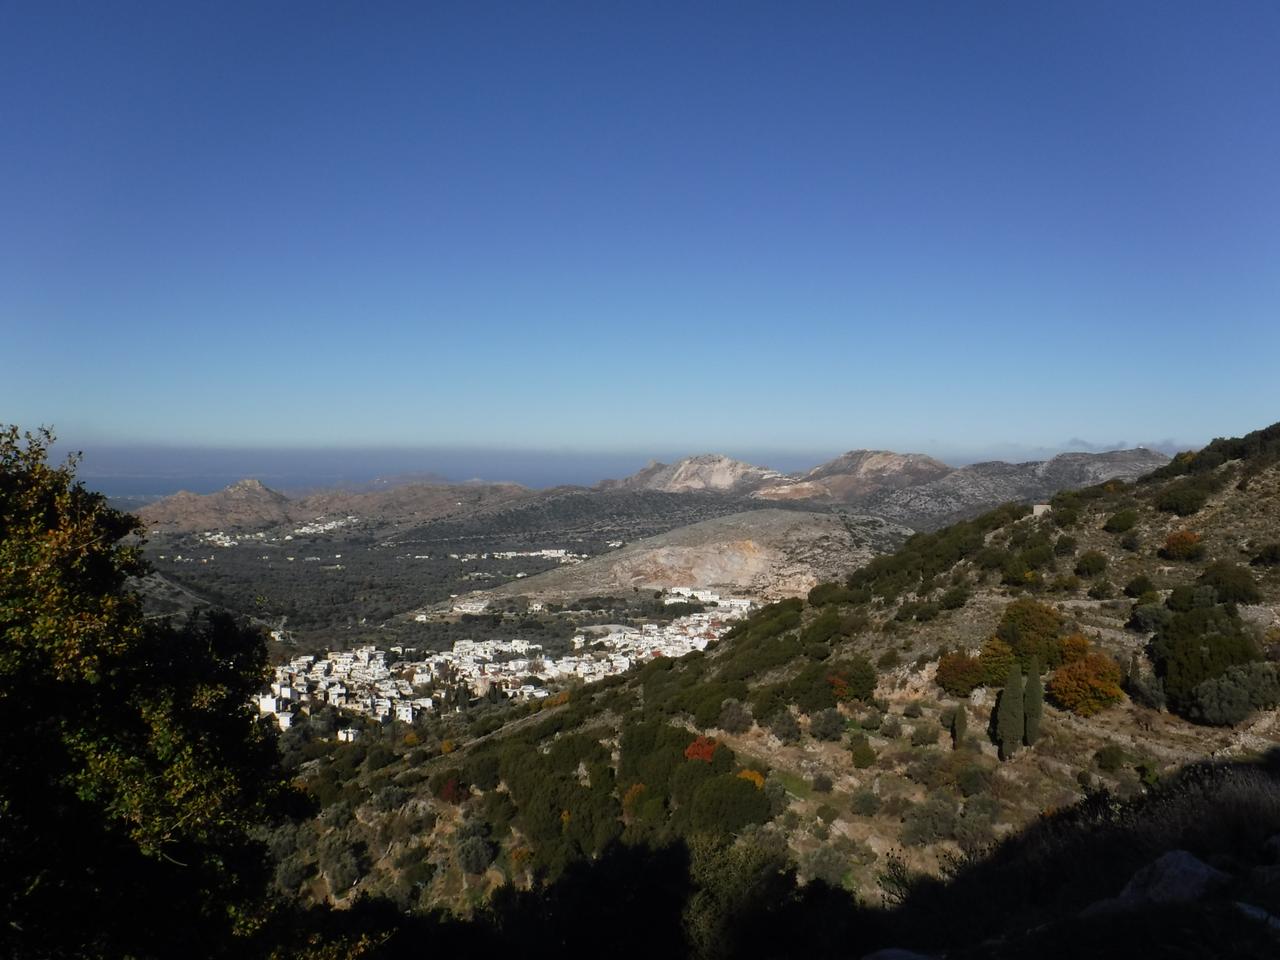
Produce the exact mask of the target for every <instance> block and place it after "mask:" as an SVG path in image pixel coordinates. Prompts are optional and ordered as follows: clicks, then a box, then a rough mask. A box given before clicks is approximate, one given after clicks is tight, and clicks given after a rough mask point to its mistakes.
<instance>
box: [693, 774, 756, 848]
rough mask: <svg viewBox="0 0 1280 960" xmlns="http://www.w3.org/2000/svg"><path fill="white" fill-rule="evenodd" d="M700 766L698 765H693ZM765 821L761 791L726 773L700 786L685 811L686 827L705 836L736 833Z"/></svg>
mask: <svg viewBox="0 0 1280 960" xmlns="http://www.w3.org/2000/svg"><path fill="white" fill-rule="evenodd" d="M697 766H702V764H697ZM768 818H769V801H768V800H767V799H765V795H764V791H763V790H759V789H757V788H756V785H755V784H754V783H752V782H751V781H750V780H747V779H744V778H743V777H738V776H734V775H733V774H730V773H726V774H721V775H720V776H716V777H712V778H711V779H709V780H707V781H705V782H704V783H702V784H700V785H699V786H698V788H697V790H696V791H695V792H694V795H693V801H692V802H691V804H690V808H689V823H690V826H691V827H692V828H693V829H694V830H697V831H701V832H706V833H729V834H734V833H737V832H739V831H740V830H741V829H742V828H743V827H745V826H746V825H747V824H749V823H762V822H764V821H765V820H767V819H768Z"/></svg>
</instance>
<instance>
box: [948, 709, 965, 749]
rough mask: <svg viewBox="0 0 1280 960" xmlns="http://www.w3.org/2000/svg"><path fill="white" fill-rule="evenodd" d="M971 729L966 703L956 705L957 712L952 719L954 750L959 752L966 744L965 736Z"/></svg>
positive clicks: (952, 743) (952, 744)
mask: <svg viewBox="0 0 1280 960" xmlns="http://www.w3.org/2000/svg"><path fill="white" fill-rule="evenodd" d="M968 727H969V719H968V717H967V716H966V712H965V709H964V703H963V702H961V703H958V704H956V712H955V714H954V716H952V718H951V746H952V749H954V750H959V749H960V745H961V744H962V743H964V735H965V733H966V731H967V730H968Z"/></svg>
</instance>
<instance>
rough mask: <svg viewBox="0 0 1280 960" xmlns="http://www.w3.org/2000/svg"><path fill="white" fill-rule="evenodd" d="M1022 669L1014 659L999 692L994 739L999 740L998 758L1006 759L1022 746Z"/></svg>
mask: <svg viewBox="0 0 1280 960" xmlns="http://www.w3.org/2000/svg"><path fill="white" fill-rule="evenodd" d="M1022 693H1023V691H1022V669H1021V668H1020V667H1019V666H1018V663H1017V661H1016V660H1015V661H1014V663H1013V665H1012V666H1010V667H1009V678H1008V679H1007V680H1006V681H1005V683H1004V690H1003V691H1002V692H1001V694H1000V705H999V707H998V708H997V710H998V711H999V712H998V713H997V714H996V739H997V740H998V741H999V742H1000V759H1001V760H1008V759H1010V758H1011V757H1012V756H1013V755H1014V754H1015V753H1017V752H1018V747H1020V746H1022V735H1023V733H1024V732H1025V726H1026V724H1025V722H1024V720H1023V712H1022Z"/></svg>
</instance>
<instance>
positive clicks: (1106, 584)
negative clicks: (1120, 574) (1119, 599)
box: [1089, 580, 1116, 600]
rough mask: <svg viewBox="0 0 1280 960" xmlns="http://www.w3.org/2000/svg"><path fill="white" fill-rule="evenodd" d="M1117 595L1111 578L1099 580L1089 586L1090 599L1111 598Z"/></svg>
mask: <svg viewBox="0 0 1280 960" xmlns="http://www.w3.org/2000/svg"><path fill="white" fill-rule="evenodd" d="M1115 595H1116V588H1115V587H1113V586H1112V585H1111V581H1110V580H1099V581H1098V582H1097V583H1095V584H1094V585H1093V586H1091V587H1090V588H1089V599H1090V600H1110V599H1111V598H1112V597H1114V596H1115Z"/></svg>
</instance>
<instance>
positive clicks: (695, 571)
mask: <svg viewBox="0 0 1280 960" xmlns="http://www.w3.org/2000/svg"><path fill="white" fill-rule="evenodd" d="M910 533H911V531H910V530H908V529H907V528H905V527H902V526H900V525H897V524H892V523H889V522H887V521H884V520H881V519H879V518H877V517H855V516H843V515H836V514H830V513H812V512H805V511H800V510H771V509H762V510H752V511H749V512H746V513H736V514H732V515H730V516H726V517H718V518H715V519H711V520H705V521H702V522H700V523H694V524H691V525H689V526H684V527H680V528H678V529H676V530H673V531H671V532H669V533H665V534H660V535H658V536H655V537H648V538H646V539H644V540H639V541H637V542H635V543H631V544H628V545H627V546H625V547H623V548H622V549H620V550H616V551H613V552H611V553H607V554H604V555H602V556H599V557H593V558H592V559H590V560H587V561H586V562H584V563H581V564H578V565H577V566H573V567H566V568H562V569H559V570H553V571H550V572H548V573H543V574H539V575H537V576H535V577H530V578H528V579H525V580H521V581H519V582H517V583H513V584H508V585H507V586H505V587H501V588H499V589H498V590H496V591H493V593H494V595H496V596H511V595H516V594H520V595H526V596H532V597H539V598H555V599H559V598H575V597H583V596H591V595H599V594H608V593H611V592H614V591H619V590H622V591H630V590H632V589H634V588H638V589H641V590H657V589H667V588H669V587H676V586H691V587H699V588H703V587H711V588H719V589H722V590H726V591H747V592H749V593H751V594H752V595H755V596H770V597H784V596H796V595H799V594H804V593H807V592H808V591H809V589H810V588H811V587H813V586H814V584H816V583H818V582H819V581H821V580H823V579H827V578H830V577H832V576H835V575H837V574H838V573H839V572H840V571H842V570H846V569H848V568H849V567H851V566H856V565H858V564H860V563H863V562H865V561H866V560H869V559H870V558H871V557H873V556H875V555H877V554H879V553H883V552H884V551H886V550H889V549H892V548H893V547H894V546H896V545H897V544H899V543H901V542H902V541H903V540H905V539H906V538H907V537H908V536H909V535H910Z"/></svg>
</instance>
